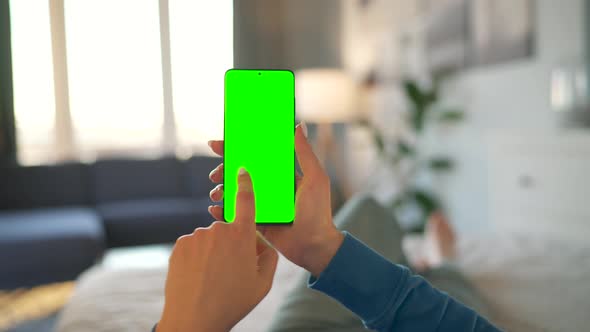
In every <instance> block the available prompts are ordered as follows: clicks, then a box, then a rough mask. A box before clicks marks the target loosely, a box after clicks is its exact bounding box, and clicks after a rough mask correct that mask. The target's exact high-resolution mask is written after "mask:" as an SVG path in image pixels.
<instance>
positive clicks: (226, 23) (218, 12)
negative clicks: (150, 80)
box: [169, 0, 233, 152]
mask: <svg viewBox="0 0 590 332" xmlns="http://www.w3.org/2000/svg"><path fill="white" fill-rule="evenodd" d="M169 8H170V48H171V58H172V60H171V62H172V91H173V92H172V93H173V100H174V112H175V115H176V126H177V129H178V140H179V143H180V145H181V147H182V148H183V150H185V151H186V150H187V149H188V150H190V152H195V151H201V150H202V149H204V148H206V143H207V140H209V139H220V138H222V137H223V76H224V74H225V71H226V70H227V69H230V68H232V66H233V1H232V0H219V1H194V0H170V7H169Z"/></svg>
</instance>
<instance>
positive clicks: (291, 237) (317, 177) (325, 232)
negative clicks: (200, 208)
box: [209, 124, 344, 276]
mask: <svg viewBox="0 0 590 332" xmlns="http://www.w3.org/2000/svg"><path fill="white" fill-rule="evenodd" d="M305 131H306V130H305V126H304V125H303V124H300V125H298V126H297V128H296V130H295V150H296V154H297V160H298V161H299V165H300V166H301V170H302V172H303V176H300V175H298V174H296V175H295V176H296V181H297V182H296V188H297V193H296V198H295V221H294V222H293V223H292V224H290V225H268V226H261V225H259V226H257V227H258V229H259V231H260V232H261V233H262V234H263V235H264V237H265V238H266V239H267V240H268V241H269V242H270V243H271V244H272V245H273V246H274V247H275V248H276V249H277V250H278V251H279V252H281V254H283V255H284V256H285V257H286V258H287V259H289V260H290V261H292V262H293V263H295V264H297V265H299V266H301V267H303V268H304V269H306V270H308V271H309V272H311V273H312V274H313V275H314V276H319V275H320V273H321V272H322V271H323V270H324V269H325V268H326V266H327V265H328V263H329V262H330V260H331V259H332V257H334V255H335V254H336V252H337V251H338V249H339V248H340V245H341V244H342V241H343V240H344V235H343V234H342V233H341V232H340V231H338V229H336V227H335V226H334V224H333V222H332V211H331V200H330V179H329V177H328V175H327V174H326V172H325V171H324V170H323V168H322V166H321V163H320V162H319V160H318V159H317V157H316V156H315V154H314V153H313V150H312V148H311V145H310V144H309V143H308V141H307V138H306V132H305ZM269 139H272V137H269ZM209 146H210V147H211V149H212V150H213V152H215V153H216V154H218V155H220V156H223V141H210V142H209ZM268 153H269V154H272V151H268ZM209 177H210V179H211V180H212V181H213V182H214V183H222V182H223V164H221V165H219V166H218V167H217V168H215V169H214V170H213V171H211V173H210V174H209ZM210 196H211V199H212V200H213V201H220V200H222V199H223V185H222V184H220V185H218V186H217V187H215V189H213V190H212V191H211V193H210ZM209 213H210V214H211V215H212V216H213V217H214V218H215V219H218V220H223V208H222V207H220V206H210V207H209Z"/></svg>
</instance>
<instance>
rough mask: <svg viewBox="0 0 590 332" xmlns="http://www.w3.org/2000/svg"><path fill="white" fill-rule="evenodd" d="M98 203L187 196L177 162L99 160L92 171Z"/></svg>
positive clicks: (167, 160) (174, 160)
mask: <svg viewBox="0 0 590 332" xmlns="http://www.w3.org/2000/svg"><path fill="white" fill-rule="evenodd" d="M91 174H92V184H93V186H94V198H95V200H96V202H97V203H105V202H117V201H125V200H136V199H146V198H160V197H178V196H185V195H188V192H187V191H186V189H185V186H184V184H183V182H184V180H183V174H182V166H181V164H180V162H179V161H178V160H176V159H175V158H171V157H170V158H162V159H156V160H140V159H109V160H99V161H97V162H96V163H95V164H94V165H92V168H91Z"/></svg>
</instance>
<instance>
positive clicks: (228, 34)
mask: <svg viewBox="0 0 590 332" xmlns="http://www.w3.org/2000/svg"><path fill="white" fill-rule="evenodd" d="M48 2H49V6H48ZM10 6H11V7H10V8H11V18H12V31H13V35H12V40H13V59H14V60H13V63H14V64H13V73H14V83H15V84H14V85H15V87H14V89H15V114H16V117H17V128H18V132H17V134H18V157H19V160H20V161H21V163H23V164H41V163H51V162H56V161H61V160H63V159H81V160H93V159H95V158H101V157H105V156H117V155H126V156H129V155H132V156H156V155H160V154H163V153H170V152H176V153H178V154H181V155H183V156H186V155H190V154H193V153H202V152H204V151H206V149H205V147H206V141H207V140H208V139H211V138H218V137H222V134H223V131H222V128H223V75H224V72H225V70H227V69H229V68H231V67H232V65H233V33H232V32H233V1H232V0H220V1H215V2H211V1H204V0H197V1H191V0H88V1H79V0H49V1H47V0H28V1H22V0H12V1H10ZM52 60H53V61H52ZM167 91H168V92H171V93H168V97H166V96H167Z"/></svg>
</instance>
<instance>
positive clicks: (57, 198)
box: [0, 163, 90, 210]
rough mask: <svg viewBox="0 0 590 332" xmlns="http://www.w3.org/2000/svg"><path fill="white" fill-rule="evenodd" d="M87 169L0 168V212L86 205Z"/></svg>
mask: <svg viewBox="0 0 590 332" xmlns="http://www.w3.org/2000/svg"><path fill="white" fill-rule="evenodd" d="M86 172H87V167H86V166H85V165H82V164H78V163H72V164H61V165H52V166H32V167H17V166H8V167H2V168H0V183H1V184H2V185H0V210H8V209H26V208H37V207H51V206H66V205H86V204H88V203H89V202H90V199H89V198H90V197H89V190H88V183H87V176H86V175H87V174H86Z"/></svg>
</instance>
